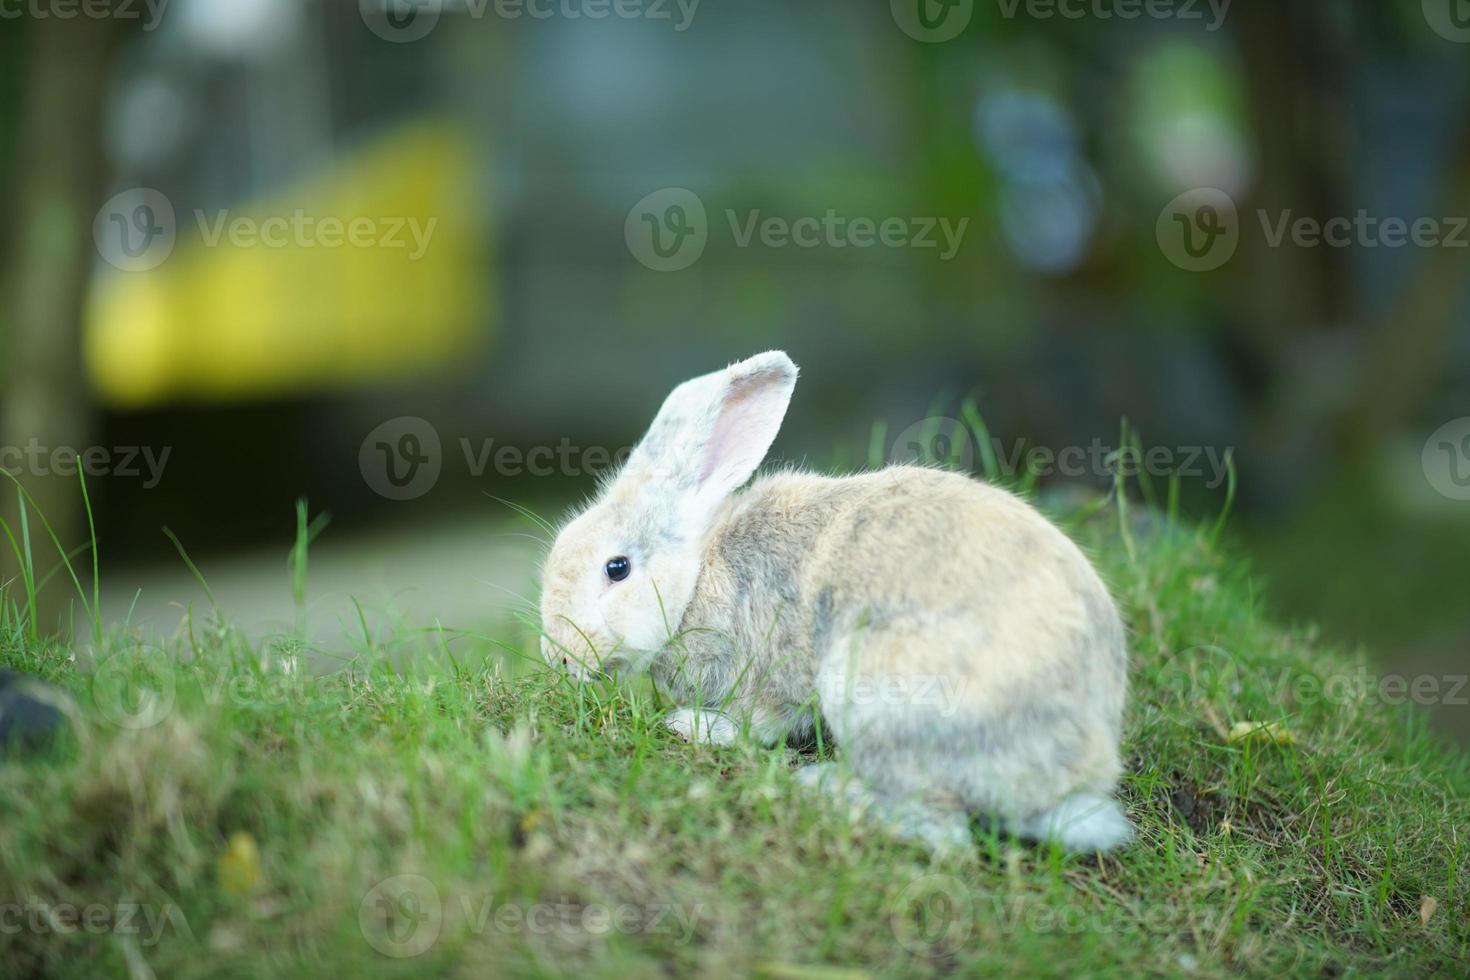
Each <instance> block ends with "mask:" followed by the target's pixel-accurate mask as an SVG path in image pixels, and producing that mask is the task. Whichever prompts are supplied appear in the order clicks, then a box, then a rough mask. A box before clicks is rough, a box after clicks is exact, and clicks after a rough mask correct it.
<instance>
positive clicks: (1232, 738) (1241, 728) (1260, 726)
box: [1225, 721, 1296, 745]
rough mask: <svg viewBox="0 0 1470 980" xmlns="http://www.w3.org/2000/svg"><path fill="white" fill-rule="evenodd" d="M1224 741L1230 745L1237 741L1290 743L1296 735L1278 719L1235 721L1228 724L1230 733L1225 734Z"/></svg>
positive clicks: (1275, 743) (1274, 743) (1268, 743)
mask: <svg viewBox="0 0 1470 980" xmlns="http://www.w3.org/2000/svg"><path fill="white" fill-rule="evenodd" d="M1225 741H1226V742H1228V743H1229V744H1231V745H1235V744H1237V743H1239V742H1252V743H1255V744H1263V745H1292V744H1295V742H1296V736H1295V735H1293V734H1292V733H1291V730H1290V729H1289V728H1287V727H1286V726H1285V725H1283V724H1281V723H1280V722H1279V721H1267V722H1259V721H1237V722H1236V723H1235V724H1233V725H1231V726H1230V734H1229V735H1226V736H1225Z"/></svg>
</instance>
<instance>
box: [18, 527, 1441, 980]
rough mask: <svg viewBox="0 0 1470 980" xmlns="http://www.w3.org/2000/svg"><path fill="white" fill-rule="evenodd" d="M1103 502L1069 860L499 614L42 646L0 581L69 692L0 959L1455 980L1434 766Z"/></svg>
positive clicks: (1199, 534) (1348, 669) (1326, 656)
mask: <svg viewBox="0 0 1470 980" xmlns="http://www.w3.org/2000/svg"><path fill="white" fill-rule="evenodd" d="M1138 516H1139V515H1138V514H1137V512H1136V511H1135V513H1134V515H1133V516H1132V517H1131V518H1128V519H1127V520H1125V521H1122V522H1120V521H1119V520H1118V519H1117V518H1118V514H1117V512H1116V510H1115V509H1114V508H1112V507H1109V508H1107V509H1105V510H1101V511H1098V512H1096V513H1095V514H1094V515H1093V516H1092V517H1091V518H1090V519H1088V520H1086V521H1085V522H1083V523H1082V524H1081V525H1080V527H1078V528H1077V529H1076V533H1077V534H1078V536H1079V537H1080V538H1082V539H1083V540H1084V542H1085V543H1086V544H1087V545H1088V547H1089V548H1090V549H1091V550H1092V552H1093V553H1094V554H1095V555H1096V556H1097V559H1098V562H1099V564H1100V566H1101V567H1102V568H1103V570H1104V573H1105V575H1106V576H1107V578H1108V579H1109V581H1110V582H1111V583H1112V586H1113V588H1114V591H1115V592H1116V594H1117V595H1118V597H1119V599H1120V601H1121V602H1122V603H1123V605H1124V607H1125V610H1126V614H1127V616H1128V619H1129V621H1130V623H1131V625H1132V629H1133V637H1132V657H1133V666H1134V670H1133V683H1134V688H1133V696H1132V700H1131V705H1130V708H1129V712H1128V724H1127V735H1126V744H1125V754H1126V757H1127V759H1128V766H1127V769H1128V772H1127V775H1126V777H1125V782H1124V786H1123V790H1122V796H1123V799H1124V802H1125V804H1126V806H1127V808H1128V811H1129V813H1130V815H1131V816H1132V818H1133V820H1134V821H1135V822H1136V823H1137V825H1138V827H1139V829H1140V835H1139V839H1138V840H1137V841H1136V842H1135V843H1134V844H1133V845H1132V846H1130V847H1129V848H1127V849H1126V850H1123V851H1121V852H1119V853H1117V854H1114V855H1110V856H1107V857H1105V858H1101V859H1098V858H1086V859H1076V858H1065V857H1063V856H1062V855H1060V854H1059V853H1056V852H1053V851H1051V850H1048V849H1044V848H1037V847H1032V846H1026V845H1022V844H1018V843H1015V842H1012V841H1008V840H1004V839H995V838H993V837H987V836H984V835H983V834H977V839H976V848H975V852H974V854H973V856H967V857H960V858H955V859H952V860H948V861H945V862H936V861H934V860H931V859H930V858H929V856H928V855H927V854H925V853H924V852H922V851H921V850H918V849H916V848H914V847H913V846H910V845H907V844H904V843H900V842H897V841H895V840H892V839H890V838H888V837H886V836H885V835H884V834H883V833H882V832H880V831H877V830H875V829H872V828H870V827H868V826H867V825H865V824H864V823H863V822H861V821H860V820H856V821H855V820H854V819H852V817H851V815H850V814H848V813H845V812H843V811H842V810H840V809H838V808H836V805H835V804H833V803H831V802H829V801H827V800H826V799H823V798H812V797H807V796H804V795H803V794H801V793H800V792H798V790H797V789H796V787H795V786H794V784H793V780H792V777H791V773H792V770H793V768H794V767H796V766H797V765H800V764H803V763H805V762H808V761H810V755H811V753H810V752H806V753H803V752H800V751H797V750H795V749H790V748H774V749H771V748H762V747H758V746H755V745H738V746H734V747H728V748H710V747H699V746H690V745H686V744H684V743H682V742H680V741H679V740H677V739H676V738H674V737H672V736H671V735H668V734H666V733H665V732H664V731H663V730H662V729H661V727H660V724H659V717H660V714H661V712H662V711H664V710H666V709H667V707H668V706H667V705H663V704H660V703H659V701H658V698H657V696H656V692H653V691H651V690H649V689H648V688H647V687H644V686H639V685H631V686H624V687H615V686H611V685H607V686H588V687H579V686H577V685H575V684H574V683H572V682H571V681H570V680H569V679H568V678H567V677H565V676H563V675H560V674H554V673H550V672H547V671H543V670H537V669H533V668H532V667H531V663H533V662H534V657H533V655H532V653H531V651H534V649H535V645H534V639H535V638H534V634H533V633H532V632H531V631H530V630H529V629H516V628H512V629H510V630H509V631H506V632H502V633H500V634H498V635H497V636H495V637H491V636H487V635H483V634H478V633H471V632H458V631H451V630H434V631H412V630H407V629H404V628H402V627H401V626H398V627H394V626H392V625H388V626H385V625H383V624H382V623H378V624H376V625H372V624H370V621H371V620H372V619H373V618H374V617H373V616H372V611H371V610H369V611H367V612H366V613H365V614H364V616H363V619H362V622H361V623H360V624H353V629H352V632H351V634H350V635H349V636H345V637H344V639H343V645H344V647H351V648H353V649H355V653H354V654H353V655H352V656H350V657H349V658H348V659H346V660H341V661H337V662H331V663H329V664H327V665H325V666H323V665H322V663H321V658H320V657H318V656H316V655H314V654H312V653H311V651H307V650H303V649H302V648H301V644H300V643H299V642H298V641H296V640H295V639H294V637H291V636H284V637H279V638H276V639H273V640H269V641H266V642H265V643H263V644H252V643H250V642H247V641H246V640H245V639H244V638H242V636H241V634H240V633H239V632H238V631H237V630H234V629H232V628H231V627H230V626H229V625H228V624H227V623H223V622H221V621H220V619H219V617H218V615H217V614H215V613H211V614H209V615H207V616H199V617H196V618H195V619H194V620H192V623H191V626H190V627H189V629H188V630H187V631H186V634H185V635H182V636H179V637H177V638H174V639H171V640H168V641H166V642H161V643H160V642H159V641H158V640H156V639H149V638H145V637H141V636H138V635H135V634H134V633H133V632H131V631H129V630H127V629H125V628H118V627H112V628H110V629H109V630H105V631H101V632H100V633H99V637H100V638H94V637H90V636H89V637H87V638H83V639H80V640H78V642H77V643H76V644H71V643H67V642H60V641H54V640H47V639H45V638H44V637H43V636H37V635H34V634H33V633H32V631H31V628H30V624H29V623H28V622H27V620H26V618H25V608H26V606H27V599H26V596H25V595H23V594H22V595H19V596H18V597H14V598H15V600H16V601H14V602H12V603H11V604H10V605H7V606H4V607H3V608H4V609H5V611H4V612H3V613H0V665H3V666H8V667H13V668H17V669H21V670H25V671H31V672H34V673H36V674H39V675H40V676H42V677H43V678H45V679H47V680H49V681H51V682H53V683H55V684H57V685H59V686H60V687H62V688H64V689H66V690H68V691H70V692H71V693H72V695H73V696H74V698H75V702H76V706H75V715H76V718H75V729H76V732H75V736H74V737H72V738H69V739H67V740H65V741H64V742H63V743H62V744H61V745H60V746H59V747H58V748H57V749H56V750H55V751H54V752H51V753H49V754H44V755H40V756H27V757H24V758H21V759H19V760H13V761H10V762H8V763H0V964H3V966H0V972H3V973H5V974H6V975H12V976H76V977H91V976H102V975H132V976H135V977H147V976H152V975H157V976H159V977H196V976H197V977H206V976H207V977H215V976H246V977H254V976H311V977H321V976H328V977H332V976H336V977H354V976H360V975H380V974H381V975H390V976H391V975H396V976H498V975H531V976H543V975H544V976H563V975H574V976H580V977H590V976H625V975H649V974H664V975H670V976H683V975H689V974H692V973H695V972H698V973H700V974H705V975H717V976H748V975H764V976H771V977H808V978H815V977H845V976H860V975H873V976H907V975H914V974H917V975H956V976H971V975H981V976H1004V975H1028V976H1030V975H1035V976H1069V977H1070V976H1077V975H1091V976H1109V975H1117V976H1127V977H1133V976H1174V975H1179V974H1181V973H1192V974H1194V975H1197V976H1205V977H1215V976H1232V977H1233V976H1242V975H1243V976H1279V975H1288V976H1324V977H1336V976H1357V975H1384V976H1426V975H1435V974H1438V975H1443V976H1461V975H1464V972H1465V964H1466V963H1467V962H1470V901H1467V891H1470V840H1467V838H1470V804H1467V800H1466V797H1467V789H1470V771H1467V766H1466V760H1465V758H1464V756H1463V755H1458V754H1456V752H1455V751H1454V750H1452V749H1451V748H1450V747H1448V746H1446V745H1443V744H1440V743H1438V742H1436V741H1435V740H1434V739H1433V738H1432V737H1431V736H1430V735H1429V734H1428V732H1427V730H1426V727H1425V725H1424V722H1423V719H1422V717H1421V716H1420V713H1419V712H1417V711H1416V710H1413V709H1410V708H1406V707H1398V706H1394V705H1391V704H1385V703H1383V702H1384V700H1385V699H1384V698H1383V697H1381V696H1377V695H1376V694H1375V691H1376V690H1377V689H1376V688H1374V687H1373V686H1372V685H1364V684H1363V683H1361V678H1362V675H1361V673H1360V671H1361V670H1362V669H1366V668H1364V666H1363V664H1362V663H1361V662H1359V661H1356V660H1353V659H1349V658H1347V657H1344V656H1343V655H1341V654H1337V653H1333V652H1331V651H1327V650H1323V649H1321V648H1320V647H1319V645H1318V642H1317V640H1316V639H1315V637H1314V634H1313V633H1312V632H1311V631H1310V630H1307V631H1293V630H1288V629H1283V628H1281V627H1279V626H1277V625H1274V624H1273V623H1271V622H1268V621H1266V620H1265V619H1263V618H1262V616H1261V614H1260V612H1259V608H1260V604H1259V601H1258V597H1257V595H1256V594H1255V591H1256V590H1255V587H1254V584H1253V582H1252V580H1251V578H1250V576H1249V574H1248V573H1247V572H1246V571H1244V566H1243V563H1242V562H1241V561H1240V560H1239V559H1238V558H1236V557H1234V556H1230V555H1225V556H1222V555H1221V554H1220V553H1219V551H1218V545H1217V544H1216V543H1215V542H1216V540H1217V538H1218V535H1217V533H1216V532H1215V531H1214V530H1204V531H1193V530H1190V529H1188V528H1180V527H1177V526H1175V523H1174V522H1173V521H1171V520H1163V521H1149V520H1143V521H1140V520H1137V517H1138ZM1119 527H1123V528H1127V529H1130V530H1128V532H1127V533H1125V534H1122V535H1120V534H1119V533H1118V528H1119ZM300 528H301V534H302V535H303V537H304V538H309V537H310V536H311V535H312V534H314V533H316V531H317V530H319V526H318V525H314V524H310V523H309V522H307V520H306V517H305V513H304V512H303V514H302V517H301V522H300ZM292 554H293V557H292V560H291V563H290V566H289V568H290V570H291V573H290V575H289V576H283V578H287V577H289V579H290V581H291V583H292V585H291V587H292V588H293V589H294V590H295V595H296V596H297V598H298V601H299V600H300V596H301V595H302V592H301V589H303V588H304V575H305V562H306V556H305V545H304V543H303V544H302V545H301V547H300V548H299V549H298V550H297V551H294V552H293V553H292ZM73 578H79V580H80V581H82V582H85V576H80V577H78V576H73ZM22 587H23V586H22ZM284 588H286V584H285V582H283V589H284ZM79 591H80V592H81V594H83V595H86V588H85V586H79ZM93 594H94V595H95V591H94V593H93ZM94 665H95V666H94ZM1242 722H1254V723H1270V722H1276V723H1279V724H1280V725H1281V726H1282V727H1283V729H1284V731H1285V732H1286V733H1288V734H1289V736H1290V740H1289V741H1288V742H1287V743H1286V744H1275V743H1274V742H1272V741H1271V740H1269V739H1265V738H1253V737H1246V738H1237V739H1235V740H1232V739H1231V737H1230V733H1231V731H1232V728H1234V727H1235V726H1237V725H1238V724H1239V723H1242ZM1426 899H1428V900H1432V901H1433V903H1434V904H1435V905H1437V908H1436V909H1435V910H1434V911H1433V912H1432V914H1429V915H1428V916H1427V921H1426V920H1425V912H1426V911H1427V910H1428V907H1429V906H1428V904H1427V903H1426ZM7 910H8V911H7ZM69 910H76V912H75V913H72V912H70V911H69ZM73 914H75V915H77V916H81V917H82V918H80V919H74V918H70V917H69V916H72V915H73ZM390 954H415V955H390Z"/></svg>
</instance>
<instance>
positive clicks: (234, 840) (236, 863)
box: [216, 831, 261, 898]
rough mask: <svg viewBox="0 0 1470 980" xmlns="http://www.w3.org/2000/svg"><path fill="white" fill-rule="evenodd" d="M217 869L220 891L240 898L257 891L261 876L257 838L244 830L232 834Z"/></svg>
mask: <svg viewBox="0 0 1470 980" xmlns="http://www.w3.org/2000/svg"><path fill="white" fill-rule="evenodd" d="M216 870H217V871H218V873H219V887H220V891H222V892H224V893H225V894H226V895H234V896H236V897H237V898H238V897H244V896H246V895H249V894H250V893H251V892H253V891H255V887H256V886H257V885H259V884H260V878H261V872H260V848H258V847H257V846H256V845H255V838H254V837H251V836H250V835H249V834H247V833H245V832H243V831H240V832H237V833H234V834H231V835H230V842H229V843H228V844H226V845H225V849H224V851H223V852H222V853H221V854H220V856H219V863H218V866H217V869H216Z"/></svg>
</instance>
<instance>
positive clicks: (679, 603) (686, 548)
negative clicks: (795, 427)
mask: <svg viewBox="0 0 1470 980" xmlns="http://www.w3.org/2000/svg"><path fill="white" fill-rule="evenodd" d="M796 373H797V372H796V365H795V364H793V363H792V361H791V358H789V357H787V356H786V355H785V354H784V353H782V352H781V351H769V352H767V353H764V354H757V355H756V356H754V357H751V358H749V359H747V360H744V361H740V362H739V363H737V364H732V365H731V366H730V367H728V368H725V369H724V370H723V371H716V372H714V373H713V374H706V375H704V376H702V377H698V378H694V379H692V380H690V381H686V382H684V383H683V384H681V385H679V387H677V388H675V389H674V390H673V392H672V393H671V394H670V395H669V397H668V398H667V399H665V401H664V404H663V407H662V408H661V409H659V412H658V416H657V417H656V418H655V419H654V420H653V424H652V425H651V426H649V429H648V432H647V433H646V434H645V435H644V437H643V439H642V441H641V442H639V443H638V445H637V446H636V447H635V448H634V450H633V452H632V454H631V455H630V456H629V457H628V462H627V464H626V465H625V466H624V467H623V468H622V470H621V471H620V472H619V473H618V474H617V475H616V476H615V477H614V478H612V479H611V480H609V481H607V482H605V483H604V486H603V489H602V492H601V494H600V495H599V497H598V498H597V499H596V500H595V501H594V502H593V503H592V504H591V505H590V506H589V507H587V508H586V509H585V510H583V511H582V512H581V513H580V514H578V515H576V516H575V517H574V518H573V519H572V520H571V521H570V522H568V523H567V524H566V525H565V526H564V527H563V528H562V529H561V532H560V533H559V534H558V535H557V538H556V542H555V543H554V544H553V545H552V547H551V553H550V555H548V556H547V559H546V566H545V569H544V572H543V574H542V581H541V629H542V641H541V650H542V654H543V656H545V658H546V659H547V661H548V662H549V663H551V664H553V665H558V666H565V667H566V668H567V669H568V670H570V671H572V672H573V673H575V674H576V675H577V676H579V677H584V678H585V677H587V676H589V675H590V674H593V673H597V672H601V671H604V670H613V669H632V670H640V669H643V668H644V667H646V666H647V665H648V663H649V662H650V661H651V660H652V659H653V657H654V655H656V654H657V653H658V652H659V650H661V649H662V648H663V647H664V646H665V645H666V644H667V643H668V642H669V640H670V639H671V637H672V636H673V635H674V634H675V632H676V631H677V630H678V629H679V624H680V622H681V621H682V620H683V617H684V612H685V610H686V609H687V608H688V607H689V603H690V600H691V599H692V598H693V597H694V588H695V583H696V582H697V581H698V579H699V573H700V568H701V567H702V566H703V564H704V554H705V549H706V547H707V546H708V544H709V534H710V531H711V530H712V529H713V527H714V526H715V524H716V522H717V520H718V518H719V515H720V513H721V510H722V507H723V505H724V503H725V502H726V500H727V499H728V498H729V496H730V494H731V493H733V492H734V491H735V490H736V489H737V488H738V487H740V485H741V484H743V483H745V481H746V480H748V479H750V477H751V474H753V473H754V472H755V470H756V467H758V466H759V465H760V464H761V460H763V459H764V458H765V455H766V451H767V450H769V449H770V448H771V443H772V441H774V440H775V438H776V432H777V430H779V429H780V427H781V419H782V417H783V416H785V414H786V406H787V404H789V403H790V401H791V392H792V389H793V388H794V387H795V385H796Z"/></svg>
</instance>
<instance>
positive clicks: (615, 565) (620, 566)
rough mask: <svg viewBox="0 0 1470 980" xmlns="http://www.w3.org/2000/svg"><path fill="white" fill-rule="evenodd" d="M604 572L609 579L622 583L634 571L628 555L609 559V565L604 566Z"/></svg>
mask: <svg viewBox="0 0 1470 980" xmlns="http://www.w3.org/2000/svg"><path fill="white" fill-rule="evenodd" d="M602 570H603V571H604V572H606V573H607V577H608V578H609V579H611V580H612V581H614V582H621V581H622V580H623V579H625V578H627V577H628V573H629V572H631V571H632V570H633V563H632V562H630V561H629V560H628V558H627V556H626V555H618V556H617V557H616V558H609V559H608V560H607V564H606V565H603V566H602Z"/></svg>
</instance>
